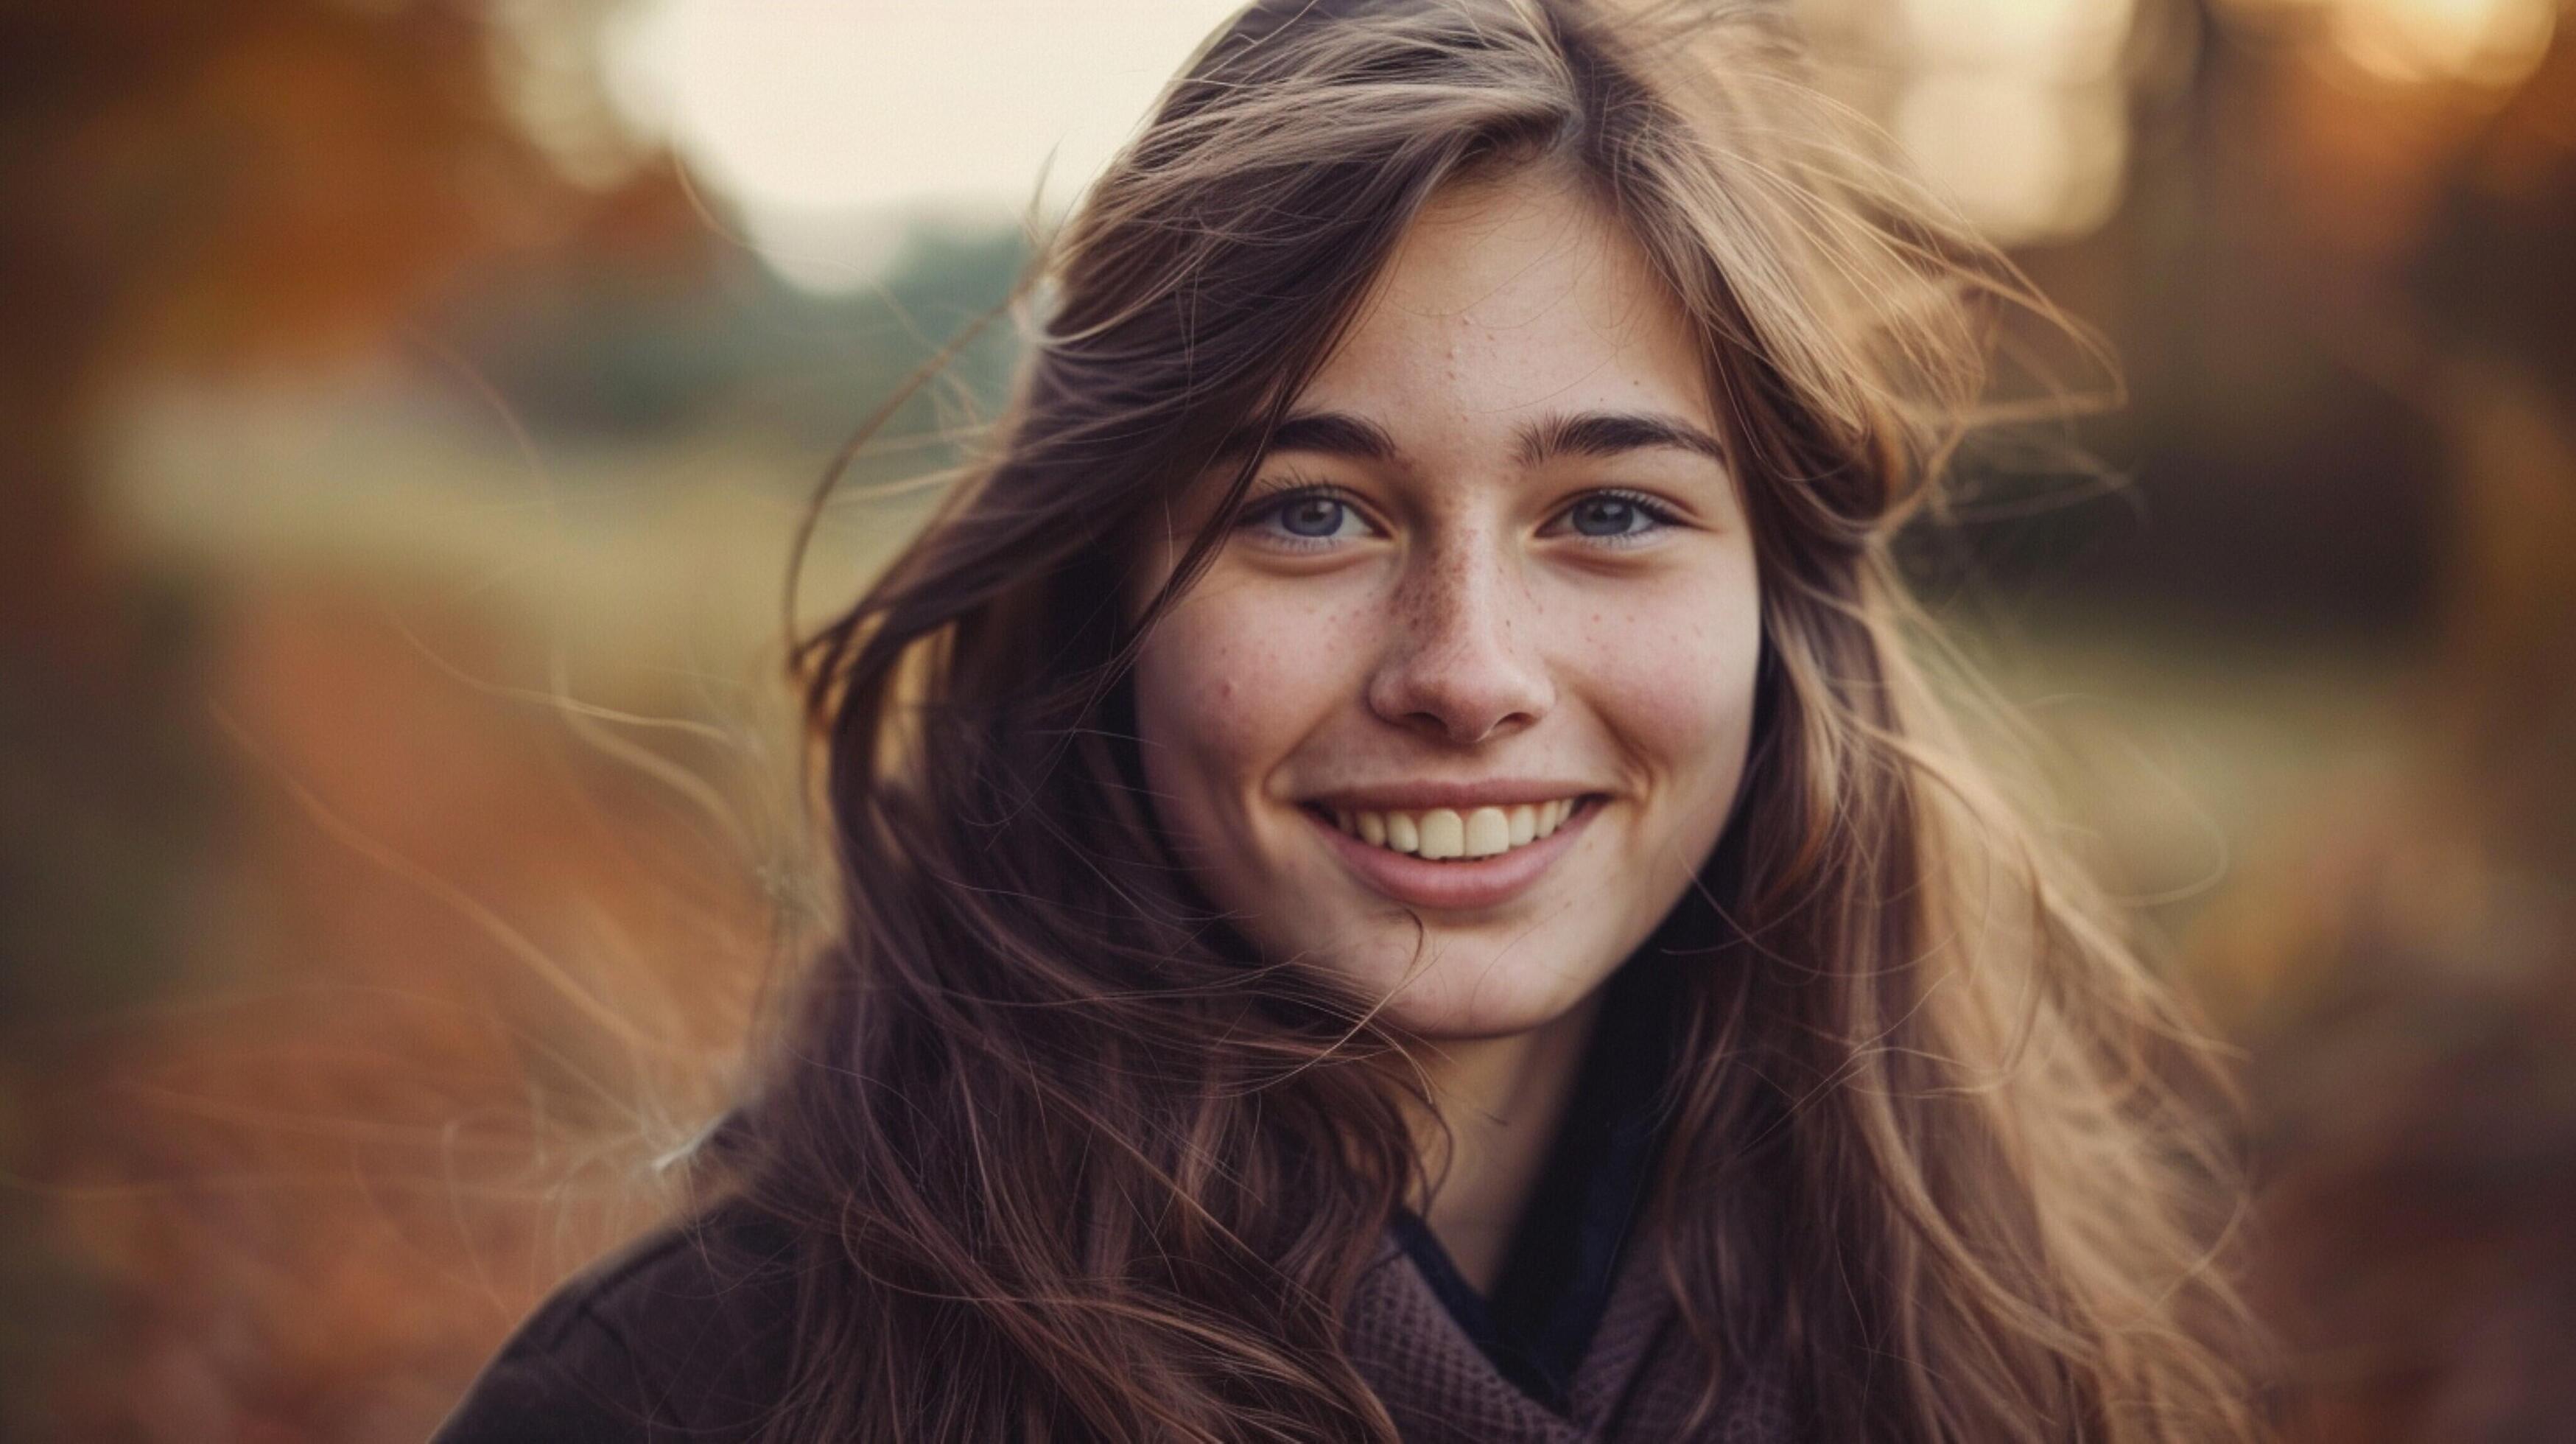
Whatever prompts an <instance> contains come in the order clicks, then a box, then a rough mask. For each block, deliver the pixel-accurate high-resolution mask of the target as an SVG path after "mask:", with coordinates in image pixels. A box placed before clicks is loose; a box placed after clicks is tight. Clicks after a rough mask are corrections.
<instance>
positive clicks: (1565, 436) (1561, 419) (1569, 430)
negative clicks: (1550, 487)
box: [1520, 411, 1726, 466]
mask: <svg viewBox="0 0 2576 1444" xmlns="http://www.w3.org/2000/svg"><path fill="white" fill-rule="evenodd" d="M1656 447H1677V448H1679V449H1681V450H1683V451H1696V452H1698V453H1700V454H1701V455H1703V456H1706V457H1707V458H1708V459H1710V460H1711V461H1714V462H1717V463H1718V464H1719V465H1721V466H1722V465H1725V464H1726V448H1725V446H1724V445H1723V444H1721V443H1720V442H1719V441H1718V439H1717V438H1716V437H1714V436H1711V435H1709V434H1708V433H1707V432H1705V431H1702V430H1700V429H1699V428H1698V427H1696V426H1693V425H1691V424H1690V423H1689V422H1687V421H1684V420H1682V419H1681V418H1680V417H1678V416H1665V415H1661V414H1659V413H1654V412H1636V411H1585V412H1579V413H1577V414H1575V415H1572V416H1548V417H1542V418H1540V419H1539V420H1537V421H1533V422H1531V423H1529V424H1528V425H1526V426H1523V427H1522V428H1521V432H1520V461H1521V465H1523V466H1536V465H1538V464H1539V463H1540V462H1542V461H1546V460H1547V459H1549V458H1550V457H1555V456H1617V455H1619V454H1621V453H1622V452H1629V451H1646V450H1651V449H1653V448H1656Z"/></svg>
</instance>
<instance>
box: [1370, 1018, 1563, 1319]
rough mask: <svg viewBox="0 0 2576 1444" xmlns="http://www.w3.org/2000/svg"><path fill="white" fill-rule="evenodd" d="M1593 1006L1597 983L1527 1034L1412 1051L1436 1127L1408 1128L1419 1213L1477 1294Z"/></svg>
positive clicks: (1536, 1164) (1515, 1214) (1500, 1247)
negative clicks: (1428, 1175) (1423, 1193)
mask: <svg viewBox="0 0 2576 1444" xmlns="http://www.w3.org/2000/svg"><path fill="white" fill-rule="evenodd" d="M1600 1014H1601V992H1600V990H1598V989H1596V990H1594V992H1593V994H1592V996H1590V997H1588V998H1586V999H1584V1000H1583V1001H1582V1002H1581V1003H1579V1004H1577V1005H1575V1007H1574V1008H1572V1009H1571V1010H1569V1011H1568V1012H1567V1013H1565V1014H1564V1015H1563V1016H1562V1017H1559V1018H1557V1019H1555V1020H1554V1021H1552V1022H1549V1023H1546V1024H1544V1025H1542V1026H1540V1027H1537V1028H1533V1029H1531V1030H1530V1031H1528V1032H1526V1033H1514V1034H1511V1035H1509V1036H1507V1037H1501V1038H1472V1039H1463V1040H1461V1039H1446V1040H1441V1041H1437V1042H1425V1043H1423V1044H1421V1045H1420V1046H1419V1048H1418V1049H1417V1050H1416V1051H1415V1060H1416V1063H1417V1066H1419V1067H1420V1068H1421V1070H1422V1072H1423V1074H1424V1076H1425V1079H1426V1081H1427V1082H1428V1083H1429V1084H1430V1092H1431V1098H1432V1102H1433V1104H1434V1105H1435V1106H1436V1107H1437V1109H1438V1110H1439V1117H1438V1119H1437V1121H1436V1125H1435V1123H1434V1121H1433V1120H1430V1119H1424V1120H1421V1122H1422V1124H1423V1126H1422V1127H1420V1128H1418V1129H1417V1130H1416V1132H1417V1136H1418V1137H1419V1138H1420V1139H1421V1140H1422V1147H1423V1148H1424V1149H1425V1155H1424V1156H1425V1158H1426V1159H1427V1160H1428V1161H1429V1162H1430V1164H1431V1165H1432V1170H1433V1183H1434V1191H1433V1193H1432V1195H1431V1197H1430V1199H1429V1200H1428V1202H1427V1203H1423V1204H1421V1206H1420V1212H1421V1214H1422V1219H1423V1222H1425V1223H1427V1224H1429V1225H1430V1227H1431V1233H1432V1236H1433V1237H1435V1238H1437V1239H1439V1240H1440V1247H1441V1248H1442V1249H1443V1250H1444V1251H1446V1252H1447V1253H1448V1255H1449V1260H1450V1262H1451V1263H1453V1264H1455V1265H1457V1268H1458V1272H1459V1273H1460V1275H1462V1276H1463V1277H1464V1278H1465V1279H1466V1280H1467V1282H1468V1283H1470V1284H1472V1285H1474V1286H1475V1288H1476V1291H1477V1292H1479V1293H1487V1294H1490V1293H1491V1292H1493V1288H1494V1283H1495V1281H1496V1279H1497V1278H1499V1277H1500V1275H1501V1273H1502V1268H1503V1258H1504V1255H1505V1253H1506V1252H1507V1251H1508V1250H1509V1249H1510V1247H1511V1242H1512V1233H1513V1230H1514V1229H1516V1228H1517V1227H1518V1226H1519V1224H1520V1219H1521V1214H1522V1212H1523V1210H1524V1209H1525V1207H1526V1206H1527V1204H1528V1203H1529V1197H1530V1193H1531V1190H1532V1189H1534V1188H1535V1187H1536V1186H1537V1184H1538V1178H1539V1174H1540V1172H1541V1170H1543V1169H1544V1168H1545V1167H1546V1165H1547V1156H1548V1151H1549V1145H1550V1144H1551V1143H1553V1142H1554V1141H1555V1139H1556V1134H1557V1129H1558V1126H1559V1125H1560V1124H1561V1123H1563V1122H1564V1120H1565V1109H1566V1104H1567V1103H1568V1102H1569V1101H1570V1100H1571V1099H1572V1097H1573V1093H1574V1081H1575V1077H1576V1075H1577V1074H1578V1073H1579V1072H1580V1070H1581V1069H1582V1066H1583V1057H1584V1054H1585V1052H1586V1051H1587V1050H1588V1048H1589V1047H1590V1044H1591V1042H1592V1035H1593V1033H1594V1031H1595V1030H1596V1027H1597V1024H1598V1023H1599V1021H1600ZM1442 1128H1445V1129H1446V1131H1447V1142H1446V1144H1445V1145H1444V1144H1443V1143H1442V1141H1441V1137H1440V1130H1441V1129H1442Z"/></svg>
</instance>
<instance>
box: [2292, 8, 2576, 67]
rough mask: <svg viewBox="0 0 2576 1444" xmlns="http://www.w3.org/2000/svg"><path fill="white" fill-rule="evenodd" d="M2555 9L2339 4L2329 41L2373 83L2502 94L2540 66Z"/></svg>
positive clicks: (2332, 21)
mask: <svg viewBox="0 0 2576 1444" xmlns="http://www.w3.org/2000/svg"><path fill="white" fill-rule="evenodd" d="M2557 8H2558V7H2557V6H2556V5H2554V4H2552V3H2551V0H2338V3H2337V4H2336V5H2335V7H2334V14H2333V18H2332V20H2331V21H2330V22H2329V24H2330V29H2329V33H2330V34H2331V35H2332V36H2333V38H2334V43H2335V48H2336V49H2337V50H2339V51H2341V52H2342V53H2343V54H2344V55H2345V57H2346V58H2348V59H2350V60H2351V61H2352V62H2353V63H2354V64H2355V65H2358V66H2360V67H2361V68H2362V69H2364V70H2367V71H2369V72H2371V73H2372V74H2374V75H2379V76H2384V77H2386V78H2387V79H2390V80H2399V81H2428V80H2457V81H2465V82H2467V83H2469V84H2471V85H2481V86H2491V87H2495V88H2497V89H2503V88H2505V87H2508V86H2512V85H2515V84H2518V83H2520V81H2521V80H2522V79H2523V77H2525V76H2527V75H2529V74H2530V73H2531V70H2532V67H2533V66H2536V65H2538V64H2539V63H2540V57H2541V55H2542V54H2543V53H2544V52H2546V51H2547V50H2548V49H2549V36H2550V32H2551V30H2552V29H2553V28H2555V25H2556V21H2557Z"/></svg>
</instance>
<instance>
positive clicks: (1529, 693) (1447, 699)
mask: <svg viewBox="0 0 2576 1444" xmlns="http://www.w3.org/2000/svg"><path fill="white" fill-rule="evenodd" d="M1535 610H1536V609H1535V606H1534V604H1533V602H1532V599H1531V596H1530V592H1529V586H1528V583H1527V582H1526V580H1525V579H1524V578H1523V577H1522V575H1521V573H1520V569H1519V566H1518V565H1517V562H1516V559H1514V558H1513V557H1511V556H1510V555H1509V554H1508V553H1507V552H1506V550H1505V549H1504V547H1503V546H1502V545H1501V544H1500V541H1499V539H1497V538H1492V537H1483V538H1473V537H1461V538H1458V539H1457V540H1456V542H1455V543H1454V544H1452V545H1449V546H1446V547H1443V548H1441V549H1440V550H1438V551H1436V552H1434V553H1431V554H1428V555H1425V556H1423V557H1422V558H1421V559H1420V560H1419V561H1417V562H1415V563H1413V564H1411V565H1409V566H1408V567H1407V569H1406V574H1405V576H1404V579H1403V581H1402V583H1401V584H1400V586H1399V589H1398V591H1397V594H1396V596H1395V598H1394V612H1395V615H1394V617H1393V618H1392V619H1391V622H1390V624H1389V627H1388V630H1387V633H1386V638H1387V645H1386V652H1385V655H1384V656H1383V657H1382V658H1381V660H1380V661H1379V663H1378V666H1377V669H1376V671H1375V672H1374V673H1373V674H1372V675H1371V676H1370V678H1369V687H1368V704H1369V709H1370V710H1371V711H1373V712H1375V713H1376V714H1377V715H1378V716H1380V717H1383V718H1385V719H1386V720H1387V721H1389V722H1392V723H1395V724H1396V725H1397V726H1400V727H1404V728H1407V729H1409V730H1412V731H1416V732H1420V733H1424V734H1426V735H1428V736H1429V737H1431V738H1433V739H1435V740H1438V741H1442V742H1447V743H1451V744H1454V745H1458V746H1469V745H1472V744H1474V743H1478V742H1482V741H1484V740H1486V739H1487V738H1489V737H1494V736H1500V735H1503V734H1506V733H1508V732H1511V731H1515V730H1519V729H1521V728H1525V727H1527V726H1528V725H1529V724H1531V723H1533V722H1535V721H1537V720H1538V719H1539V718H1540V717H1543V716H1545V715H1546V714H1547V710H1548V708H1549V706H1550V705H1551V704H1552V703H1553V702H1554V701H1555V697H1556V689H1555V685H1554V683H1553V682H1551V681H1550V679H1549V677H1548V673H1547V669H1546V667H1545V666H1544V665H1543V663H1542V661H1541V658H1540V655H1539V648H1538V645H1537V644H1538V637H1537V617H1536V615H1535Z"/></svg>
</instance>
